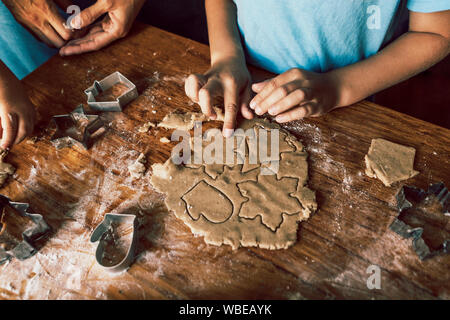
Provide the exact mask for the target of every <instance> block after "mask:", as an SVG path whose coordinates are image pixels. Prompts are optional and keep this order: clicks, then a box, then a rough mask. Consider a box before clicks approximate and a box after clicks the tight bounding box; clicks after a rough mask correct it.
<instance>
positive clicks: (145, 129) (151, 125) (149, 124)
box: [138, 121, 156, 133]
mask: <svg viewBox="0 0 450 320" xmlns="http://www.w3.org/2000/svg"><path fill="white" fill-rule="evenodd" d="M154 127H156V124H154V123H153V122H151V121H149V122H146V123H144V124H143V125H142V126H141V127H139V128H138V132H140V133H146V132H148V130H149V129H150V128H154Z"/></svg>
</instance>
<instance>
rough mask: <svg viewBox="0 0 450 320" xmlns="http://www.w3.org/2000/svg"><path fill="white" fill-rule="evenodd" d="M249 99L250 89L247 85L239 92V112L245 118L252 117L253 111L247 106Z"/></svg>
mask: <svg viewBox="0 0 450 320" xmlns="http://www.w3.org/2000/svg"><path fill="white" fill-rule="evenodd" d="M250 100H251V91H250V88H249V87H247V88H246V89H245V90H244V91H243V92H242V94H241V108H240V109H241V113H242V115H243V116H244V118H245V119H249V120H250V119H253V112H252V111H251V110H250V108H249V102H250Z"/></svg>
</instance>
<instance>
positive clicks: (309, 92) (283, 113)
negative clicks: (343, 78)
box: [250, 69, 340, 123]
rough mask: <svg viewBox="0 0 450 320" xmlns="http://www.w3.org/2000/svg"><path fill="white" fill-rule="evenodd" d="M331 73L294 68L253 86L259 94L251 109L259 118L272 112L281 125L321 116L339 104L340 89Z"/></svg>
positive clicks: (252, 102)
mask: <svg viewBox="0 0 450 320" xmlns="http://www.w3.org/2000/svg"><path fill="white" fill-rule="evenodd" d="M337 84H338V81H336V79H335V78H334V76H333V75H332V74H331V73H323V74H321V73H315V72H310V71H306V70H301V69H291V70H289V71H286V72H285V73H283V74H281V75H279V76H277V77H275V78H273V79H269V80H266V81H264V82H260V83H255V84H254V85H253V86H252V89H253V91H254V92H256V93H257V95H256V96H255V97H254V98H253V99H252V101H251V102H250V108H251V109H253V110H255V113H256V114H257V115H263V114H265V113H266V112H268V113H269V114H270V115H273V116H276V118H275V120H276V121H277V122H280V123H284V122H289V121H292V120H298V119H302V118H304V117H310V116H319V115H322V114H324V113H326V112H328V111H331V110H332V109H334V108H336V107H337V105H338V97H339V96H340V92H339V91H340V89H339V88H338V85H337Z"/></svg>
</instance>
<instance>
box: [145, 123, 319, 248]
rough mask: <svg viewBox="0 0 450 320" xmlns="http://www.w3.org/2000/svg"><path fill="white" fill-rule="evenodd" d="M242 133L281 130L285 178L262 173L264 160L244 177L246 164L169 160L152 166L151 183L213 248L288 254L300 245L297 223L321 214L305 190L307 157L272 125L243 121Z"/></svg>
mask: <svg viewBox="0 0 450 320" xmlns="http://www.w3.org/2000/svg"><path fill="white" fill-rule="evenodd" d="M240 128H243V129H249V128H250V129H252V128H256V129H255V130H263V129H264V130H267V131H268V132H270V131H271V130H272V129H278V130H280V131H279V133H280V135H279V137H280V141H279V142H280V146H279V150H283V151H284V152H282V153H281V158H280V157H278V161H279V163H280V169H282V170H283V171H282V173H278V174H273V175H264V174H262V171H261V168H262V167H263V166H264V165H265V163H262V162H261V161H259V162H258V163H257V164H256V166H255V167H254V168H253V169H249V170H248V171H245V172H244V171H243V167H244V164H242V163H235V164H230V163H226V164H205V163H202V164H188V165H175V164H174V162H173V161H172V160H171V159H168V160H167V161H166V162H165V163H164V164H159V163H157V164H154V165H153V166H152V171H153V174H152V176H151V184H152V186H153V187H154V188H155V189H156V190H157V191H159V192H161V193H164V194H165V195H166V199H165V203H166V205H167V207H168V209H169V210H172V211H173V212H174V214H175V216H176V217H177V218H178V219H181V220H182V221H183V222H184V223H185V224H186V225H187V226H188V227H189V228H190V229H191V231H192V233H194V234H196V235H201V236H203V237H204V241H205V242H206V243H208V244H212V245H217V246H220V245H223V244H227V245H230V246H231V247H232V248H233V249H237V248H238V247H239V246H244V247H260V248H265V249H272V250H274V249H286V248H288V247H290V246H291V245H293V244H294V243H295V242H296V241H297V229H298V223H299V222H300V221H304V220H306V219H307V218H309V216H310V215H311V214H312V213H313V212H314V211H316V210H317V203H316V200H315V193H314V191H312V190H310V189H309V188H308V187H307V186H306V181H307V173H308V170H307V168H308V163H307V154H306V152H305V151H304V150H303V146H302V145H301V143H300V142H298V141H297V140H296V138H295V137H293V136H291V135H290V134H289V133H288V132H287V131H285V130H283V129H282V128H281V127H280V126H278V125H277V124H273V123H271V122H268V121H267V120H263V119H254V120H244V121H243V122H242V123H241V125H240ZM219 132H220V130H219ZM211 135H212V136H214V137H215V138H218V137H219V135H218V134H216V133H212V134H211ZM220 136H221V135H220ZM224 140H225V139H224ZM236 140H238V141H239V139H236ZM242 141H245V150H247V151H246V153H245V155H242V154H240V155H241V156H245V159H247V158H248V156H249V154H248V150H249V149H250V148H251V147H249V145H248V143H249V142H248V139H242ZM202 143H203V144H204V146H205V145H208V144H209V143H213V141H212V140H211V141H209V142H205V140H203V142H202ZM238 144H239V142H237V143H236V145H238ZM234 152H235V153H236V154H238V153H239V150H238V149H237V148H235V149H234ZM236 159H237V158H236ZM271 159H272V157H271ZM266 160H267V159H266ZM289 161H290V162H289ZM284 162H286V164H284ZM294 167H295V168H294ZM298 168H301V169H298ZM290 169H292V171H289V170H290ZM284 174H286V176H283V175H284Z"/></svg>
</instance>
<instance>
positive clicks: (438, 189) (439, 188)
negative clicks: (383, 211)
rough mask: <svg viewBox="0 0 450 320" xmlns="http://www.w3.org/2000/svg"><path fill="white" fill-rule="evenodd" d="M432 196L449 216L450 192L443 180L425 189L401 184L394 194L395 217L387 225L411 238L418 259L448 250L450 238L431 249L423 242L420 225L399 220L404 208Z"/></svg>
mask: <svg viewBox="0 0 450 320" xmlns="http://www.w3.org/2000/svg"><path fill="white" fill-rule="evenodd" d="M432 196H434V197H436V199H437V201H439V203H440V204H441V205H442V214H443V215H444V216H447V217H448V216H450V213H449V211H450V193H449V191H448V189H447V187H446V186H445V185H444V183H443V182H440V183H435V184H431V185H430V186H429V187H428V190H427V191H425V190H423V189H419V188H416V187H413V186H403V187H402V188H401V190H400V191H399V192H398V194H397V195H396V199H397V209H398V215H397V218H396V219H395V220H394V221H393V222H392V224H391V225H390V226H389V228H390V229H391V230H392V231H394V232H395V233H397V234H398V235H400V236H402V237H403V238H406V239H409V238H412V247H413V249H414V251H415V252H416V254H417V255H418V256H419V258H420V260H425V259H428V258H432V257H434V256H437V255H441V254H448V253H449V252H450V239H445V240H444V241H443V243H442V244H441V245H440V248H438V249H436V250H433V249H432V248H430V247H429V246H428V245H427V244H426V243H425V241H424V239H423V237H422V235H423V232H424V229H423V228H422V227H417V228H413V227H411V226H410V225H408V224H407V223H405V222H404V221H402V220H400V216H401V215H402V214H403V213H405V214H407V212H406V210H408V209H410V208H414V204H413V203H421V202H422V201H424V200H425V199H427V198H428V197H432Z"/></svg>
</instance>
